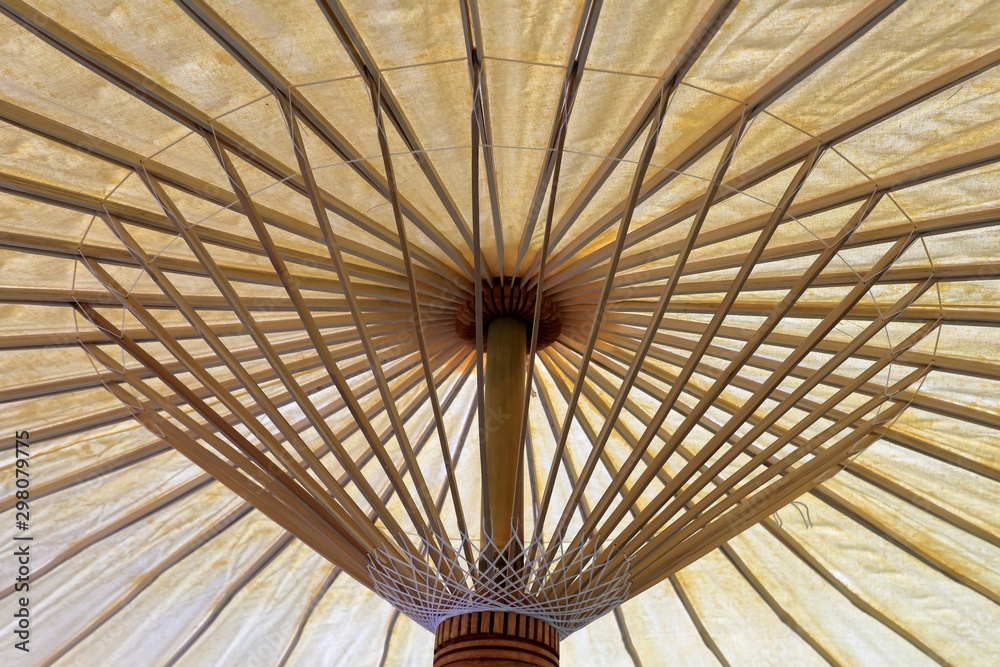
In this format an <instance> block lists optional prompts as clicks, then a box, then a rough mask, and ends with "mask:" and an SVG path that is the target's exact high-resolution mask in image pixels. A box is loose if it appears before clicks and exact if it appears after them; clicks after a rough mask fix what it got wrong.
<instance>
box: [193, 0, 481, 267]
mask: <svg viewBox="0 0 1000 667" xmlns="http://www.w3.org/2000/svg"><path fill="white" fill-rule="evenodd" d="M179 4H180V5H181V7H182V8H183V9H184V10H185V11H186V12H187V13H188V15H190V16H191V17H192V18H193V19H194V20H195V21H196V22H197V23H198V24H199V25H201V26H202V27H203V28H204V29H205V32H207V33H208V34H209V35H212V37H213V38H215V40H216V41H217V42H218V43H219V44H220V45H221V46H222V47H223V48H224V49H226V51H228V52H229V54H230V55H232V56H233V58H234V59H236V61H237V62H239V63H240V64H241V65H242V66H243V67H244V68H245V69H246V70H247V71H248V72H249V73H250V74H251V75H253V77H254V78H256V79H257V80H258V81H259V82H260V84H261V85H262V86H264V87H265V88H266V89H267V90H268V91H269V92H270V93H271V94H272V95H274V96H275V98H277V99H279V100H282V99H284V100H285V102H286V103H287V104H289V105H290V106H291V108H293V109H294V112H295V115H296V117H297V118H299V119H301V120H302V121H303V122H304V123H305V124H306V125H307V127H309V129H310V130H311V131H312V132H313V133H314V134H315V135H316V136H317V137H319V138H320V140H322V141H323V142H324V143H325V144H326V145H327V146H329V147H330V149H331V150H333V151H334V152H335V153H336V154H338V155H339V156H340V157H341V158H343V160H344V162H345V164H347V165H348V166H349V167H350V168H351V169H353V170H355V171H356V172H357V173H358V175H359V176H361V178H362V179H363V180H364V181H365V182H366V183H368V184H369V185H370V186H371V187H372V188H373V189H375V190H376V191H377V192H378V193H379V194H380V195H381V196H383V197H385V199H386V201H390V198H391V196H392V195H391V193H390V189H389V186H388V183H387V182H386V180H385V179H383V178H382V176H381V175H380V174H379V173H378V172H377V171H376V170H375V169H373V168H372V166H371V165H369V164H368V162H367V160H365V159H363V157H364V156H362V155H361V154H360V153H359V152H358V151H357V149H355V148H354V147H353V146H351V144H350V142H349V141H348V140H347V139H346V138H345V137H344V136H343V135H342V134H341V133H340V132H338V130H337V128H336V127H335V126H334V125H333V124H332V123H331V122H330V121H329V120H328V119H326V118H325V117H324V116H323V114H322V113H320V112H319V110H318V109H316V107H315V106H313V105H312V104H311V103H310V102H309V100H308V99H307V98H306V97H305V96H303V95H302V94H301V93H300V92H299V91H298V90H297V89H296V87H295V86H293V85H292V84H291V83H290V82H289V81H288V80H287V79H286V78H285V77H284V76H283V75H282V74H281V72H280V71H279V70H278V69H277V68H276V67H274V65H273V64H272V63H269V62H268V61H267V60H266V59H265V58H264V56H263V55H261V53H260V52H259V51H257V50H256V49H255V48H254V47H253V45H252V44H250V43H249V42H248V41H247V40H245V39H243V37H241V36H240V35H239V33H238V32H236V31H235V30H234V29H233V27H232V26H230V25H229V24H228V23H227V22H226V21H225V19H223V17H222V16H221V15H220V14H219V13H218V12H216V11H215V10H214V9H212V8H211V7H210V6H208V5H207V4H206V3H204V2H202V0H180V2H179ZM345 48H346V49H347V51H348V52H349V53H350V51H351V50H352V49H351V48H347V47H345ZM362 74H364V72H362ZM406 136H409V137H413V136H414V135H413V133H412V131H411V132H409V133H408V134H406V135H404V138H405V137H406ZM407 147H408V148H409V150H410V151H412V152H413V157H414V159H415V160H416V161H417V163H418V164H419V165H420V166H421V168H422V169H423V171H424V174H425V175H426V176H427V178H428V180H429V182H430V183H431V185H432V186H433V187H434V190H435V193H436V194H437V195H438V196H439V197H440V199H441V203H442V204H443V205H444V207H445V210H447V211H448V213H449V216H450V217H451V219H452V221H453V222H454V223H455V226H456V229H458V231H459V232H460V233H461V234H462V238H463V240H464V241H465V242H466V243H467V244H468V243H469V242H471V239H470V238H469V231H468V228H467V226H466V225H465V222H464V220H463V219H462V217H461V214H460V213H459V212H458V210H457V208H456V206H455V204H454V201H453V200H452V198H451V196H450V195H449V194H448V193H447V190H446V188H445V186H444V184H443V182H442V181H441V179H440V177H439V176H438V175H437V172H436V171H435V170H434V167H433V165H432V164H431V163H430V162H429V160H428V159H427V158H426V157H425V156H424V155H423V154H424V151H423V149H422V148H421V147H420V146H419V144H417V143H414V144H410V145H408V146H407ZM400 201H401V210H402V212H403V214H404V215H405V216H406V217H407V218H409V219H410V220H411V221H413V222H414V224H416V225H417V227H418V228H419V229H420V230H421V231H422V232H423V233H424V234H426V235H427V236H428V237H429V238H431V239H432V240H434V241H435V243H436V244H437V245H438V247H439V248H441V249H442V250H443V251H444V252H445V253H446V254H447V255H448V257H449V258H450V259H452V260H453V261H454V262H455V264H456V266H459V267H463V270H464V271H465V273H466V274H468V270H467V267H466V266H463V265H467V261H466V260H464V258H463V256H462V255H461V252H460V250H459V248H458V247H457V246H455V245H454V244H453V243H451V242H449V241H448V240H447V239H446V238H445V237H444V236H442V235H441V234H440V233H439V232H438V230H437V229H436V228H435V227H434V226H433V224H431V222H430V221H429V220H428V219H427V218H426V217H425V216H424V215H423V214H422V213H421V212H420V211H419V210H418V209H417V208H416V207H415V206H414V205H413V204H412V203H410V202H409V201H406V200H405V198H404V199H401V200H400ZM397 238H398V237H397ZM396 247H397V248H400V249H405V248H406V242H405V241H404V240H402V239H400V241H399V243H398V244H396Z"/></svg>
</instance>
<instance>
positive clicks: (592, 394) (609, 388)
mask: <svg viewBox="0 0 1000 667" xmlns="http://www.w3.org/2000/svg"><path fill="white" fill-rule="evenodd" d="M622 361H623V362H624V360H622ZM550 363H554V364H555V365H556V366H557V367H558V368H559V370H560V372H558V373H557V372H550V375H551V377H552V378H553V379H554V380H555V384H556V386H557V387H559V388H560V390H561V391H562V392H563V395H564V396H565V395H568V392H569V389H568V387H567V386H566V382H565V381H564V380H562V379H561V377H560V373H562V374H563V375H565V374H566V373H567V371H569V370H571V369H572V367H573V366H572V363H571V362H570V361H569V359H568V358H567V357H565V356H564V355H562V354H561V353H560V352H559V351H557V350H556V349H555V348H552V349H550V350H547V351H546V353H545V356H544V357H543V365H546V366H547V365H548V364H550ZM623 372H624V370H623V369H619V370H618V371H617V373H618V375H619V377H621V374H622V373H623ZM596 380H597V382H596V386H597V387H599V388H600V389H601V390H602V391H603V392H604V394H605V395H607V396H611V395H613V392H614V386H613V385H612V384H611V383H610V382H608V381H607V380H605V379H603V378H602V377H601V376H596ZM586 391H587V393H588V400H590V401H591V402H592V403H593V404H594V405H596V406H598V407H599V409H600V406H602V405H603V406H604V407H605V408H606V407H607V403H606V402H605V401H604V399H603V398H602V397H601V396H600V395H598V394H597V390H596V388H595V387H591V386H588V387H587V388H586ZM627 408H628V409H629V410H630V411H632V413H633V415H634V416H635V417H636V418H639V419H642V418H643V417H645V413H644V412H643V411H642V409H641V408H639V407H638V406H637V405H634V404H633V403H632V402H631V401H629V404H628V405H627ZM732 409H733V410H735V406H733V408H732ZM701 424H702V425H703V426H705V427H706V428H707V429H709V430H713V428H719V426H721V425H719V426H716V425H713V423H711V422H710V421H708V420H706V419H705V418H703V419H702V422H701ZM616 429H617V430H618V432H619V434H620V435H621V436H622V437H623V438H624V440H625V442H626V443H627V444H628V445H629V446H630V447H633V448H634V447H635V446H636V442H637V440H638V437H637V436H636V435H635V434H633V433H632V432H631V431H630V429H629V428H628V427H627V426H626V425H625V423H623V422H620V423H619V424H618V425H617V427H616ZM660 437H661V438H662V439H664V440H666V439H667V437H669V433H668V432H667V431H666V430H665V429H663V428H662V427H661V435H660ZM678 451H679V452H680V453H681V455H682V456H683V457H684V458H685V459H688V460H690V459H691V458H692V457H693V455H694V454H693V453H691V452H688V451H687V449H686V448H685V447H683V446H682V447H680V448H679V449H678ZM604 459H605V460H604V463H605V466H606V468H607V470H608V471H609V473H611V474H615V473H616V472H617V470H616V469H615V466H614V465H613V464H612V463H611V461H610V459H608V458H607V455H605V457H604ZM651 460H652V456H651V455H650V454H649V453H648V452H647V453H646V454H644V455H643V461H644V463H645V464H647V465H648V464H649V463H650V462H651ZM765 465H770V464H769V463H765ZM657 475H658V477H659V478H660V481H661V482H662V483H664V484H666V483H668V482H669V476H668V475H667V474H666V471H665V469H663V468H660V469H659V471H658V473H657ZM713 483H714V482H713ZM628 489H629V487H628V485H627V483H626V484H625V485H623V487H622V489H621V491H620V493H621V495H623V496H624V495H625V494H627V492H628ZM819 490H820V489H816V490H814V493H815V492H816V491H819ZM726 493H727V494H728V493H729V491H727V492H726ZM635 511H636V510H635V509H633V510H632V512H633V513H634V512H635ZM762 523H763V524H764V526H765V528H767V529H768V530H771V531H772V532H775V531H781V529H780V528H777V527H776V526H775V525H774V522H773V521H771V520H770V519H764V520H763V521H762ZM781 532H782V533H783V531H781ZM776 534H777V533H776ZM785 535H786V537H788V538H789V539H790V536H787V534H785ZM782 541H783V542H784V543H785V544H786V546H789V548H791V549H792V550H793V551H794V552H795V553H796V555H797V556H798V557H799V558H801V559H802V560H804V561H806V562H807V564H809V565H810V567H813V568H814V569H816V570H817V572H819V574H820V575H821V576H823V577H824V579H826V580H827V582H828V583H830V584H831V585H833V586H835V587H836V588H837V589H838V590H839V591H841V592H842V593H844V594H845V595H847V596H848V597H849V598H850V599H851V601H852V602H853V603H854V604H855V605H856V606H857V607H858V608H860V609H861V610H862V611H864V612H865V613H868V614H869V615H871V616H873V617H874V618H875V619H877V620H878V621H880V622H882V623H883V624H885V625H886V626H888V627H889V628H890V629H892V630H893V631H895V632H896V633H897V634H899V635H900V636H901V637H903V638H904V639H905V640H906V641H908V642H910V643H911V644H913V645H914V646H916V647H917V648H918V649H919V650H920V651H922V652H923V653H924V654H926V655H928V656H929V657H930V658H931V659H933V660H934V661H935V662H938V663H939V664H947V663H945V662H944V661H943V660H942V659H941V658H940V656H939V655H938V654H937V653H935V652H934V651H933V650H932V649H931V648H930V647H928V646H927V645H926V644H925V643H923V642H921V641H920V640H919V639H918V638H917V637H916V636H914V635H913V634H912V633H910V632H907V631H906V630H905V629H904V628H902V627H901V626H900V625H899V624H898V623H896V622H894V621H893V620H892V619H891V618H890V617H888V616H886V615H885V614H884V613H881V612H879V611H878V610H877V609H876V608H874V607H873V606H872V605H870V604H867V603H865V602H864V601H863V600H862V599H861V598H860V597H859V596H858V595H856V594H853V593H852V592H850V590H849V589H847V588H846V587H845V586H844V584H842V583H841V582H840V580H839V579H837V578H836V577H833V576H832V575H830V574H829V572H828V571H827V570H825V568H823V567H822V566H821V565H819V563H817V562H816V561H815V559H814V558H811V557H810V556H809V555H808V554H807V553H805V552H804V551H803V550H802V549H801V548H795V547H793V546H792V545H791V544H789V542H788V540H787V539H783V540H782ZM817 566H818V569H817ZM668 579H669V580H670V581H671V582H672V585H673V586H674V589H675V591H676V592H678V595H679V596H680V597H681V598H682V603H683V599H684V596H683V591H682V589H681V588H680V585H679V581H678V580H677V578H676V575H670V576H669V577H668ZM685 608H686V609H687V611H688V612H689V614H692V620H693V621H694V622H695V623H696V625H700V621H699V620H698V618H697V614H695V613H694V610H693V608H692V607H690V606H689V604H685ZM699 632H700V634H701V636H702V638H703V639H704V640H705V641H706V644H707V645H709V648H710V649H711V644H713V643H714V642H711V637H710V636H709V635H708V633H707V631H705V630H704V629H702V630H700V631H699ZM712 650H713V652H717V649H712ZM719 655H721V654H718V653H717V657H718V656H719Z"/></svg>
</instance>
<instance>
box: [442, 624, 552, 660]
mask: <svg viewBox="0 0 1000 667" xmlns="http://www.w3.org/2000/svg"><path fill="white" fill-rule="evenodd" d="M503 665H512V666H515V667H516V666H518V665H531V666H532V667H558V666H559V634H558V633H557V632H556V629H555V628H553V627H552V626H551V625H549V624H548V623H546V622H545V621H541V620H539V619H537V618H532V617H530V616H525V615H524V614H517V613H515V612H512V611H506V612H505V611H474V612H471V613H468V614H462V615H460V616H452V617H451V618H446V619H445V620H443V621H441V623H440V625H438V627H437V632H436V633H435V643H434V667H473V666H475V667H501V666H503Z"/></svg>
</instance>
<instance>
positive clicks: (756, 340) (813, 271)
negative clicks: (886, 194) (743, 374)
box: [592, 208, 903, 517]
mask: <svg viewBox="0 0 1000 667" xmlns="http://www.w3.org/2000/svg"><path fill="white" fill-rule="evenodd" d="M870 210H871V209H870V208H866V209H861V210H859V211H858V212H857V213H856V214H855V216H853V217H852V218H851V219H850V220H849V221H848V222H847V224H846V225H845V226H844V229H842V230H841V233H840V236H839V238H840V239H841V240H842V242H844V241H846V239H847V237H849V236H850V235H851V233H852V232H853V230H854V229H856V227H857V226H858V225H859V224H860V223H861V222H862V221H863V220H864V218H865V216H866V215H867V213H868V212H869V211H870ZM902 249H903V248H902V245H900V246H899V247H895V246H894V248H893V249H891V250H890V253H887V254H886V255H885V257H884V258H883V263H885V264H891V261H892V260H893V259H895V257H896V256H897V254H894V252H902ZM838 250H839V246H838V244H836V243H835V244H834V245H832V246H830V247H829V248H828V249H827V251H826V252H824V253H823V254H821V255H820V256H819V257H817V258H816V260H815V261H814V262H813V264H812V266H811V267H810V268H809V270H807V271H806V272H805V273H804V274H803V275H802V277H801V278H800V280H799V282H798V284H797V285H796V286H795V287H794V288H793V289H792V290H790V291H789V292H788V294H786V296H785V298H784V300H783V301H784V304H783V306H782V307H779V308H776V309H775V310H773V311H772V312H771V314H770V316H769V317H768V319H767V320H766V321H765V322H764V323H763V324H762V325H761V326H760V327H758V329H757V331H756V332H754V334H753V335H752V336H751V337H750V338H749V340H748V341H747V343H746V345H744V346H743V348H742V349H741V350H740V352H739V354H737V355H736V356H735V357H734V358H733V359H732V361H731V362H730V364H729V365H728V366H727V368H726V371H725V372H724V374H723V375H722V376H720V377H719V379H718V380H717V381H716V382H715V383H714V384H713V386H712V391H711V392H710V394H708V395H706V396H705V397H704V398H703V399H702V400H701V401H700V402H699V407H698V411H699V412H701V413H704V411H705V410H707V409H708V407H709V405H710V404H711V402H712V400H714V397H715V396H717V395H718V394H720V393H721V391H722V389H723V388H724V386H725V382H726V381H727V380H728V379H729V378H731V377H733V376H735V375H736V373H737V372H738V371H739V369H740V368H741V367H742V366H743V365H744V364H745V363H746V361H747V360H748V359H749V357H750V356H751V355H753V353H754V352H756V350H757V348H758V347H760V345H762V344H763V342H764V341H765V340H766V339H767V337H768V336H769V334H770V333H771V332H772V331H773V330H774V328H775V327H776V326H777V325H778V323H779V322H780V321H781V319H782V318H783V317H784V316H785V313H786V312H787V311H788V310H789V309H790V308H791V306H792V305H793V304H794V303H795V301H796V300H798V298H799V297H800V296H801V295H802V294H803V293H804V292H805V290H806V289H808V287H809V285H810V284H811V283H812V280H813V278H814V277H815V276H816V275H818V274H819V273H820V272H821V271H822V270H823V268H824V267H825V266H826V265H827V264H828V263H829V262H830V261H831V260H832V259H833V257H835V256H836V253H837V251H838ZM876 266H878V265H876ZM874 268H875V267H873V271H874ZM877 275H878V273H874V272H869V276H870V278H869V282H871V281H873V280H874V279H875V278H876V277H877ZM864 285H865V283H862V285H861V286H859V287H858V288H856V289H855V290H854V292H852V294H851V295H850V298H851V299H852V300H857V299H860V298H861V296H862V295H863V294H864V293H865V291H866V290H867V288H866V287H864ZM831 319H832V318H831ZM827 324H828V326H829V328H832V326H833V324H829V322H827ZM818 332H821V329H816V330H815V331H814V332H813V334H811V335H810V336H809V337H808V338H807V339H804V340H803V341H802V342H801V344H800V346H799V347H798V348H796V349H797V350H805V349H811V348H812V346H813V341H816V340H821V339H822V338H823V337H824V334H822V333H818ZM794 365H795V364H786V366H787V367H788V368H789V369H790V368H791V367H794ZM777 372H778V371H775V373H777ZM666 415H667V412H666V410H662V409H658V410H657V413H656V414H655V415H654V416H653V419H652V420H651V421H650V424H649V427H648V428H647V430H646V432H645V433H643V435H642V437H641V438H640V441H639V443H640V444H639V449H640V450H641V451H645V450H646V449H647V448H648V447H649V443H650V442H651V440H652V436H653V433H655V431H656V430H658V428H659V426H660V424H662V423H663V420H664V419H666ZM694 421H696V418H694V419H692V417H691V416H689V417H688V418H686V419H685V421H684V422H683V424H682V426H681V427H680V429H679V430H678V433H681V434H682V435H680V437H679V438H676V439H673V440H672V441H671V442H679V441H680V439H681V438H683V437H685V436H686V435H687V431H689V430H690V428H692V427H693V425H694ZM641 451H640V454H637V455H635V456H630V457H629V461H628V463H627V464H626V465H624V466H623V467H622V472H621V473H620V474H619V476H618V477H617V478H616V479H615V482H614V484H618V483H621V482H622V481H624V479H625V478H626V477H627V475H630V474H631V472H632V470H633V469H634V467H635V465H636V464H637V462H638V458H639V456H640V455H641ZM670 455H671V452H670V450H669V445H668V446H667V447H666V448H664V450H662V451H661V455H658V456H657V458H656V459H655V465H656V466H660V465H662V464H663V463H664V462H665V461H666V459H667V458H669V456H670ZM649 478H650V475H649V474H648V472H647V473H645V474H644V475H643V477H642V478H641V480H640V482H639V483H638V484H637V486H639V487H640V488H643V487H644V486H645V483H648V480H649ZM610 500H611V499H610V494H608V493H605V494H604V497H603V498H602V499H601V500H600V502H599V503H598V504H597V506H596V507H595V510H594V514H593V515H592V516H596V517H601V516H602V515H603V514H604V512H605V511H607V509H608V506H609V504H610Z"/></svg>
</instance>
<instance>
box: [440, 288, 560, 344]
mask: <svg viewBox="0 0 1000 667" xmlns="http://www.w3.org/2000/svg"><path fill="white" fill-rule="evenodd" d="M536 295H537V291H536V290H535V288H534V287H530V288H527V289H526V288H524V287H523V286H522V285H521V282H520V281H519V280H518V281H514V282H513V284H512V283H511V280H510V279H506V280H503V281H500V280H499V279H498V280H496V281H494V283H493V284H492V285H488V284H486V283H485V282H484V283H483V344H484V345H485V344H486V341H487V338H488V330H489V325H490V322H492V321H493V320H495V319H498V318H500V317H516V318H518V319H521V320H524V321H525V322H526V323H527V324H528V346H529V347H530V345H531V325H532V323H533V321H534V317H535V300H536ZM455 332H456V333H457V334H458V336H459V338H461V339H462V340H464V341H466V342H468V343H471V344H472V345H475V344H476V299H475V297H474V296H473V297H472V298H469V299H468V300H466V302H465V303H464V304H462V306H461V307H460V308H459V309H458V312H457V313H456V314H455ZM561 332H562V320H561V319H560V317H559V308H558V307H557V306H556V305H555V304H554V303H553V302H552V301H551V300H549V299H546V298H545V296H544V295H542V312H541V317H540V319H539V321H538V349H539V350H541V349H542V348H545V347H548V346H549V345H551V344H552V343H554V342H556V340H557V339H558V338H559V334H560V333H561Z"/></svg>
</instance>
